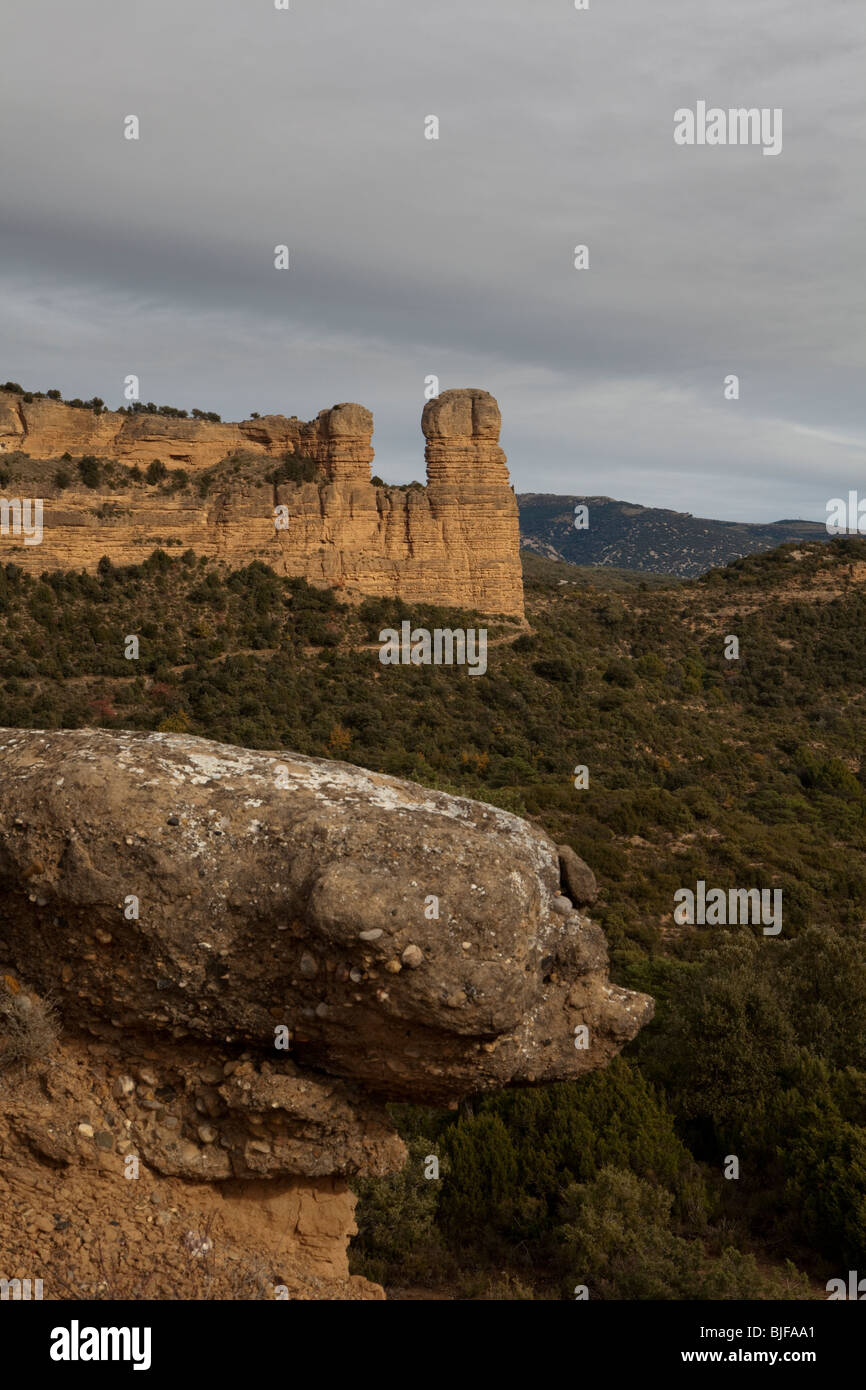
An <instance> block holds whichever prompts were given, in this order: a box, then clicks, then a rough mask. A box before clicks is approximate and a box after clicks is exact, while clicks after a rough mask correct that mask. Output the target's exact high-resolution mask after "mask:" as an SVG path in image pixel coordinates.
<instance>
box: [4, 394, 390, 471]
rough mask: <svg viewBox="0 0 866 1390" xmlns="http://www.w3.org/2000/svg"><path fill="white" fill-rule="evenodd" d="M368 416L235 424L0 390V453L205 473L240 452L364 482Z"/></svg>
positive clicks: (337, 413)
mask: <svg viewBox="0 0 866 1390" xmlns="http://www.w3.org/2000/svg"><path fill="white" fill-rule="evenodd" d="M372 434H373V417H372V415H371V414H370V412H369V410H365V409H364V407H363V406H361V405H350V404H345V405H335V406H333V407H332V408H331V409H330V410H322V411H320V412H319V414H318V415H317V417H316V419H315V420H311V421H309V422H304V421H303V420H299V419H298V418H297V416H294V415H293V416H291V417H290V418H287V417H286V416H284V415H265V416H261V417H259V418H258V419H255V420H242V421H240V423H238V424H228V423H227V424H217V423H216V422H214V421H211V420H181V419H176V418H174V417H172V416H164V415H156V414H147V413H146V412H144V411H142V412H138V413H136V414H135V415H127V414H125V413H123V412H121V411H118V410H103V411H102V412H101V413H100V414H96V413H95V411H93V410H90V409H81V408H80V407H76V406H69V405H64V404H63V403H62V402H61V401H52V400H48V399H46V398H45V397H43V398H41V399H40V398H34V399H33V400H30V401H27V400H25V398H24V397H23V396H19V395H17V394H16V393H13V392H9V391H0V454H3V453H7V454H8V453H12V452H14V451H16V450H22V451H23V452H25V453H27V454H29V455H30V457H31V458H39V459H56V458H59V457H60V456H61V455H62V454H64V453H68V454H71V455H72V457H73V458H78V457H81V456H82V455H84V454H93V455H94V456H95V457H97V458H112V459H117V460H119V461H120V462H121V463H127V464H130V465H132V464H138V465H139V466H140V467H143V468H146V467H147V466H148V464H149V463H151V462H152V461H153V459H154V458H160V459H161V460H162V462H163V463H165V464H166V466H167V467H169V468H188V469H189V468H192V469H202V468H209V467H211V466H212V465H213V464H215V463H219V462H220V460H221V459H224V458H225V457H226V456H227V455H228V454H231V453H234V452H236V451H237V450H239V449H242V450H244V451H246V452H249V453H253V454H262V455H263V456H264V457H266V458H281V457H282V456H283V455H284V454H286V453H290V454H301V455H303V456H304V457H305V458H312V459H315V460H316V462H317V463H320V464H321V465H322V468H323V473H324V475H325V476H326V477H329V478H333V477H340V476H342V477H345V478H347V479H352V478H360V479H362V480H366V481H368V482H369V479H370V463H371V461H372V458H373V448H372V444H371V438H372Z"/></svg>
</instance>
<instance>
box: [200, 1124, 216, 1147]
mask: <svg viewBox="0 0 866 1390" xmlns="http://www.w3.org/2000/svg"><path fill="white" fill-rule="evenodd" d="M218 1132H219V1131H218V1130H216V1129H214V1127H213V1125H199V1127H198V1131H197V1133H198V1137H199V1139H200V1140H201V1142H202V1143H203V1144H212V1143H213V1142H214V1140H215V1139H216V1137H217V1134H218Z"/></svg>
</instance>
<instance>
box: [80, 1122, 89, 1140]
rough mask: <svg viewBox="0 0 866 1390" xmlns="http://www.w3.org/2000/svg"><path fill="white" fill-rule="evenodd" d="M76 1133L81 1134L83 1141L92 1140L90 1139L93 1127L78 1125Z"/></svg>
mask: <svg viewBox="0 0 866 1390" xmlns="http://www.w3.org/2000/svg"><path fill="white" fill-rule="evenodd" d="M78 1133H79V1134H81V1135H83V1136H84V1138H85V1139H92V1138H93V1125H79V1126H78Z"/></svg>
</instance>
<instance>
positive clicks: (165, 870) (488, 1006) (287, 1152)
mask: <svg viewBox="0 0 866 1390" xmlns="http://www.w3.org/2000/svg"><path fill="white" fill-rule="evenodd" d="M569 855H570V856H571V858H570V860H569ZM575 864H577V865H578V866H579V864H580V861H577V860H576V858H575V856H574V855H573V853H572V852H571V851H568V853H567V854H566V853H563V855H562V857H561V856H560V854H559V852H558V851H557V847H556V846H555V845H554V844H553V842H552V841H550V840H548V839H547V837H546V836H545V835H544V834H543V833H542V832H540V831H539V830H537V829H536V828H534V827H533V826H531V825H529V824H528V823H527V822H525V821H523V820H520V819H519V818H518V817H516V816H513V815H510V814H508V813H507V812H504V811H499V810H497V809H496V808H495V807H492V806H487V805H484V804H482V803H479V802H473V801H469V800H465V799H462V798H458V797H452V796H448V795H446V794H445V793H442V792H436V791H431V790H429V789H426V788H423V787H419V786H416V785H414V784H411V783H407V782H401V781H398V780H396V779H394V778H390V777H385V776H382V775H380V774H375V773H370V772H365V771H364V770H363V769H359V768H357V767H354V766H350V765H348V764H342V763H332V762H326V761H323V760H320V759H314V758H307V757H300V756H298V755H295V754H290V753H285V752H278V753H273V754H270V753H263V752H251V751H249V750H246V749H242V748H235V747H228V746H223V745H220V744H214V743H211V742H209V741H207V740H205V739H199V738H192V737H187V736H183V735H169V734H137V733H114V732H106V731H100V730H75V731H62V732H48V733H42V732H33V731H29V730H3V731H0V1076H2V1065H3V1060H4V1059H3V1047H4V1043H5V1042H6V1039H5V1038H4V1026H3V1025H4V1021H5V1023H6V1024H7V1025H8V1021H9V1019H10V1017H12V1016H13V1015H12V1014H11V1013H10V1007H9V1006H8V1000H7V1004H6V1005H4V1002H3V1001H4V996H3V991H4V990H6V991H7V992H8V991H10V990H11V991H12V996H11V998H12V1000H13V1002H14V1001H15V1000H17V1001H18V1004H19V1005H21V997H22V994H23V996H24V1000H25V1001H26V1002H27V1008H26V1009H23V1005H22V1006H21V1010H20V1011H19V1013H18V1014H17V1015H16V1017H17V1023H18V1029H19V1036H20V1033H21V1030H22V1027H23V1028H24V1033H25V1036H26V1025H27V1019H28V1018H29V1019H31V1020H33V1019H34V1018H36V1017H37V1015H38V1013H39V1010H40V1008H41V1002H40V1001H41V999H42V998H43V997H44V996H45V995H46V994H47V995H49V996H50V997H52V998H53V999H54V1000H55V1001H56V1004H57V1006H58V1008H59V1010H60V1013H61V1015H62V1020H63V1027H64V1033H63V1035H62V1039H61V1041H60V1044H58V1046H57V1047H51V1048H48V1049H45V1048H44V1047H42V1048H40V1049H39V1052H40V1055H41V1054H43V1053H45V1052H46V1051H47V1053H48V1054H49V1055H47V1056H43V1059H42V1060H43V1061H44V1062H45V1063H46V1064H47V1068H48V1077H47V1079H45V1080H44V1081H43V1082H42V1083H40V1085H37V1086H35V1088H34V1089H33V1090H32V1092H31V1093H29V1094H27V1093H23V1092H22V1093H17V1092H16V1094H15V1095H13V1096H12V1097H11V1099H10V1100H5V1098H4V1101H5V1103H4V1105H3V1106H0V1112H2V1116H3V1118H2V1119H0V1189H2V1188H3V1185H4V1183H12V1178H13V1177H14V1174H13V1173H12V1169H10V1162H9V1156H10V1154H14V1153H16V1152H18V1150H20V1149H21V1147H22V1146H24V1147H25V1148H26V1149H27V1150H28V1151H29V1153H30V1155H31V1160H32V1156H33V1155H35V1156H36V1159H37V1160H38V1162H39V1164H40V1165H42V1167H41V1168H40V1172H39V1180H40V1182H41V1183H42V1185H43V1187H44V1188H45V1190H46V1192H47V1194H48V1206H47V1209H48V1210H52V1211H56V1210H58V1208H59V1209H60V1210H64V1209H65V1206H64V1184H67V1185H68V1184H69V1183H70V1182H71V1183H72V1188H73V1190H79V1189H81V1190H82V1191H84V1190H87V1191H89V1192H90V1194H91V1195H90V1197H89V1199H88V1200H90V1202H91V1205H92V1206H93V1207H94V1209H95V1208H96V1207H97V1206H98V1203H97V1202H95V1201H94V1200H93V1197H92V1189H93V1181H92V1180H91V1181H90V1185H89V1188H88V1185H87V1172H91V1173H95V1172H96V1171H98V1172H99V1173H101V1174H103V1175H104V1176H105V1180H106V1182H109V1183H111V1182H113V1183H114V1184H115V1185H117V1186H118V1189H120V1188H122V1186H123V1176H124V1172H123V1169H124V1163H125V1160H126V1158H127V1157H128V1156H133V1157H136V1158H138V1160H139V1162H140V1165H141V1169H142V1175H143V1177H144V1178H146V1180H147V1181H146V1184H145V1186H146V1188H147V1190H148V1191H149V1190H150V1188H151V1187H152V1186H153V1185H154V1184H157V1183H158V1181H159V1179H160V1178H161V1179H164V1180H166V1181H169V1183H177V1184H179V1183H180V1182H181V1181H185V1182H186V1184H187V1187H189V1184H190V1183H192V1184H199V1185H201V1187H202V1197H201V1200H200V1202H199V1204H198V1205H199V1209H200V1210H209V1209H214V1210H215V1209H216V1208H217V1207H218V1208H219V1210H220V1212H221V1214H222V1217H223V1218H224V1221H225V1222H226V1223H227V1225H226V1230H227V1231H228V1233H229V1236H228V1237H227V1238H236V1239H238V1240H239V1241H242V1240H243V1239H244V1237H243V1232H244V1231H245V1230H246V1237H245V1239H246V1243H247V1245H248V1246H249V1244H250V1241H251V1240H252V1239H253V1237H255V1240H254V1243H255V1244H256V1246H257V1248H258V1250H259V1252H260V1255H261V1258H262V1260H263V1261H264V1262H265V1263H266V1264H267V1266H268V1269H269V1271H270V1273H269V1275H268V1278H269V1279H270V1281H271V1283H272V1284H273V1283H274V1282H277V1283H284V1284H287V1285H289V1286H290V1287H292V1288H297V1289H302V1290H307V1291H306V1292H301V1293H299V1294H298V1295H297V1296H301V1297H321V1296H343V1297H354V1296H369V1292H370V1288H369V1286H365V1285H364V1281H356V1284H351V1283H347V1282H346V1281H347V1274H348V1271H347V1267H346V1244H347V1240H348V1236H349V1234H350V1233H351V1231H352V1208H353V1202H352V1198H351V1195H350V1193H349V1191H348V1186H347V1179H348V1177H349V1176H350V1175H352V1174H373V1175H377V1174H383V1173H387V1172H389V1171H393V1170H395V1169H397V1168H399V1167H400V1166H401V1164H402V1162H403V1161H404V1158H405V1151H404V1148H403V1145H402V1143H401V1141H400V1140H399V1139H398V1137H397V1135H396V1134H395V1132H394V1130H393V1127H392V1124H391V1121H390V1118H389V1116H388V1113H387V1111H386V1109H385V1102H386V1101H387V1100H388V1099H397V1098H399V1099H411V1100H415V1101H418V1102H421V1103H423V1102H430V1103H436V1104H448V1103H451V1102H453V1101H455V1100H457V1099H458V1098H459V1097H461V1096H465V1095H467V1094H470V1093H473V1092H478V1091H483V1090H487V1089H492V1088H498V1087H501V1086H504V1085H507V1084H509V1083H514V1082H518V1083H521V1082H522V1083H531V1082H539V1081H544V1080H557V1079H562V1078H568V1077H577V1076H580V1075H582V1074H584V1073H586V1072H588V1071H591V1070H593V1069H596V1068H599V1067H603V1066H605V1065H606V1064H607V1063H608V1062H609V1061H610V1059H611V1058H612V1057H613V1056H614V1055H615V1054H616V1053H617V1052H618V1051H619V1050H620V1048H621V1047H622V1046H623V1045H624V1044H625V1043H626V1042H627V1041H628V1040H629V1039H631V1038H632V1037H634V1035H635V1034H636V1032H637V1031H638V1029H639V1028H640V1027H641V1026H642V1025H643V1024H644V1023H645V1022H646V1021H647V1020H648V1019H649V1018H650V1016H651V1013H652V1001H651V1000H650V999H649V998H648V997H647V996H646V995H642V994H636V993H632V992H630V991H628V990H625V989H620V988H617V987H616V986H614V985H612V984H611V983H610V981H609V978H608V971H607V947H606V943H605V939H604V936H603V934H602V932H601V930H600V929H599V928H598V927H597V926H595V925H594V924H593V923H592V922H591V921H590V919H589V918H588V917H587V916H585V915H584V913H583V912H581V911H579V910H577V909H576V908H575V907H574V906H573V902H572V901H571V900H569V899H568V898H566V897H564V896H563V895H562V883H563V881H564V882H565V883H566V884H570V885H571V888H570V891H571V892H573V893H574V894H575V897H576V898H580V899H584V898H585V897H587V896H591V895H592V891H593V888H594V885H593V884H592V883H591V882H589V881H587V882H588V886H587V885H583V884H582V883H580V882H578V881H577V880H576V879H575ZM589 879H591V875H589ZM433 903H435V905H436V907H435V915H434V912H433ZM10 982H11V983H10ZM22 982H23V983H22ZM34 990H35V991H37V992H38V993H32V992H31V991H34ZM30 1027H31V1030H32V1023H31V1025H30ZM581 1027H583V1028H585V1029H586V1035H585V1039H584V1040H583V1042H585V1045H582V1044H581V1045H579V1042H578V1041H577V1040H576V1039H578V1035H579V1030H580V1029H581ZM281 1030H282V1031H283V1034H284V1038H287V1039H288V1041H289V1047H288V1049H287V1050H286V1049H284V1048H282V1047H281V1044H280V1041H279V1039H280V1033H281ZM16 1097H17V1098H16ZM12 1166H13V1168H14V1164H13V1165H12ZM43 1168H44V1171H43ZM76 1174H77V1175H78V1177H77V1178H76ZM35 1185H38V1184H35V1183H33V1184H31V1188H32V1187H33V1186H35ZM13 1186H14V1184H13ZM131 1191H133V1187H132V1186H130V1187H128V1188H127V1192H128V1193H129V1192H131ZM169 1191H170V1192H171V1193H172V1194H174V1193H175V1187H172V1186H170V1187H169ZM177 1191H178V1193H180V1192H181V1191H182V1189H181V1188H180V1187H179V1186H178V1188H177ZM0 1195H2V1191H0ZM150 1200H153V1201H155V1200H156V1198H153V1199H150ZM183 1200H184V1201H185V1202H186V1203H187V1205H189V1202H190V1198H189V1195H188V1193H187V1196H186V1197H185V1198H184V1199H183ZM195 1204H196V1202H195V1199H193V1205H195ZM115 1206H119V1207H122V1208H123V1214H124V1219H125V1220H128V1221H130V1222H132V1221H133V1217H132V1215H131V1207H132V1202H131V1199H128V1200H126V1201H125V1202H124V1201H121V1202H120V1203H115V1204H111V1205H109V1209H110V1210H112V1211H113V1210H114V1209H115ZM10 1209H11V1208H10V1206H9V1203H8V1202H6V1203H0V1212H2V1211H3V1210H6V1211H9V1210H10ZM149 1210H151V1212H152V1208H150V1209H149ZM184 1219H186V1218H184ZM13 1224H14V1223H13ZM67 1224H68V1222H67ZM0 1225H2V1217H0ZM232 1232H234V1236H232ZM255 1232H258V1235H255ZM262 1232H264V1234H262ZM0 1233H2V1232H0ZM238 1233H241V1234H240V1235H239V1234H238ZM130 1239H131V1240H132V1241H133V1242H134V1241H135V1240H136V1239H137V1237H136V1236H135V1235H134V1234H133V1235H132V1236H131V1237H130ZM322 1278H325V1279H326V1280H329V1281H336V1285H335V1287H336V1294H335V1293H334V1287H332V1286H331V1285H330V1284H329V1285H328V1286H327V1287H326V1289H325V1293H324V1295H323V1293H322V1292H318V1293H317V1292H315V1291H313V1292H310V1289H311V1288H314V1285H315V1280H317V1279H318V1280H321V1279H322ZM311 1281H312V1282H311ZM265 1282H267V1279H266V1281H265ZM373 1292H374V1293H375V1290H374V1291H373ZM151 1296H153V1295H151ZM186 1296H188V1295H186Z"/></svg>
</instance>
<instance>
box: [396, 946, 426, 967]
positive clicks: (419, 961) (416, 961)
mask: <svg viewBox="0 0 866 1390" xmlns="http://www.w3.org/2000/svg"><path fill="white" fill-rule="evenodd" d="M400 959H401V960H402V962H403V964H404V965H405V966H408V968H409V969H410V970H417V969H418V966H419V965H423V964H424V952H423V951H422V950H421V947H420V946H407V947H406V949H405V951H404V952H403V954H402V956H401V957H400Z"/></svg>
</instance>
